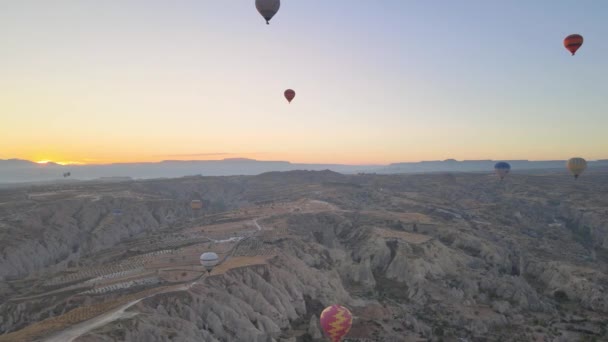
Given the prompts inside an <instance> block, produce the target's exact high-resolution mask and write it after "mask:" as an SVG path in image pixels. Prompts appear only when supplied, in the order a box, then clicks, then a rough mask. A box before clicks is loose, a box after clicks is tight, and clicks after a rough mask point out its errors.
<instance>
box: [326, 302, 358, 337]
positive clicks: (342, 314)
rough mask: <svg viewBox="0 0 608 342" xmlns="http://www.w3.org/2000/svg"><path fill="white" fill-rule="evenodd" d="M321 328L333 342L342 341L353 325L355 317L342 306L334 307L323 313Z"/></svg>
mask: <svg viewBox="0 0 608 342" xmlns="http://www.w3.org/2000/svg"><path fill="white" fill-rule="evenodd" d="M320 320H321V328H323V330H324V331H325V333H326V334H327V336H329V339H330V340H331V341H332V342H339V341H341V340H342V338H343V337H344V336H346V334H348V331H349V330H350V327H351V326H352V325H353V315H352V314H351V313H350V311H349V310H348V309H347V308H345V307H343V306H341V305H332V306H329V307H327V308H325V310H323V312H321V317H320Z"/></svg>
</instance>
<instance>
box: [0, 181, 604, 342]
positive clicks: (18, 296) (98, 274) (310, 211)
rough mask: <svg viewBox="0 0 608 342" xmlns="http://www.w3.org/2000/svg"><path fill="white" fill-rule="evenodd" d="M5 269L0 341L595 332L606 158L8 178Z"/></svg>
mask: <svg viewBox="0 0 608 342" xmlns="http://www.w3.org/2000/svg"><path fill="white" fill-rule="evenodd" d="M193 199H201V200H202V201H203V204H204V208H203V209H202V210H200V211H193V210H192V209H190V205H189V204H190V201H191V200H193ZM205 251H214V252H216V253H217V254H218V255H219V256H220V259H221V260H222V262H221V264H220V265H219V266H217V267H216V268H215V269H214V270H213V271H212V272H211V274H209V275H206V273H205V272H204V270H203V268H202V267H201V266H200V265H199V262H198V256H199V255H200V254H201V253H202V252H205ZM0 279H1V280H3V281H0V303H2V304H0V334H1V335H0V341H79V342H98V341H99V342H101V341H142V342H143V341H146V342H148V341H169V340H173V341H193V340H196V341H260V342H261V341H291V342H296V341H297V342H303V341H322V332H321V331H320V328H319V325H318V316H319V314H320V312H321V311H322V309H323V308H324V307H325V306H328V305H330V304H334V303H340V304H342V305H345V306H347V307H349V308H350V309H351V311H352V312H353V315H354V317H355V318H354V322H353V328H352V330H351V332H350V333H349V335H348V337H349V338H350V339H353V340H355V339H358V340H359V341H559V342H562V341H563V342H565V341H602V340H607V339H608V333H607V330H606V328H607V327H606V325H607V323H606V322H607V321H606V317H608V299H607V298H606V296H605V293H606V291H608V173H605V172H601V171H598V172H590V173H589V174H585V175H584V176H583V177H581V178H580V179H579V180H577V181H574V179H572V177H570V176H567V175H551V174H549V175H525V174H513V175H510V176H509V177H508V178H507V179H505V181H502V182H500V181H498V180H497V179H496V177H495V176H494V175H488V174H471V173H458V174H449V173H446V174H426V175H425V174H417V175H370V174H367V175H344V174H339V173H336V172H332V171H318V172H314V171H290V172H270V173H263V174H260V175H257V176H231V177H200V176H195V177H184V178H177V179H161V180H145V181H127V182H121V183H104V182H88V183H75V184H55V185H41V186H31V187H21V188H15V189H3V190H0Z"/></svg>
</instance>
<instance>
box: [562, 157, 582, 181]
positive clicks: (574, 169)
mask: <svg viewBox="0 0 608 342" xmlns="http://www.w3.org/2000/svg"><path fill="white" fill-rule="evenodd" d="M566 165H567V166H568V170H570V172H571V173H572V174H573V175H574V179H577V178H578V176H580V175H581V173H583V171H585V169H586V168H587V161H586V160H585V159H583V158H570V159H569V160H568V163H567V164H566Z"/></svg>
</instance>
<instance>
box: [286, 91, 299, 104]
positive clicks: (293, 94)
mask: <svg viewBox="0 0 608 342" xmlns="http://www.w3.org/2000/svg"><path fill="white" fill-rule="evenodd" d="M284 95H285V98H286V99H287V101H288V102H289V103H291V100H293V98H294V97H296V92H295V91H293V89H287V90H285V93H284Z"/></svg>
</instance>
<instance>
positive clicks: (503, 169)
mask: <svg viewBox="0 0 608 342" xmlns="http://www.w3.org/2000/svg"><path fill="white" fill-rule="evenodd" d="M509 171H511V165H509V163H505V162H499V163H496V165H494V172H496V174H497V175H498V177H500V179H501V180H502V179H504V178H505V176H506V175H507V174H508V173H509Z"/></svg>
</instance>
